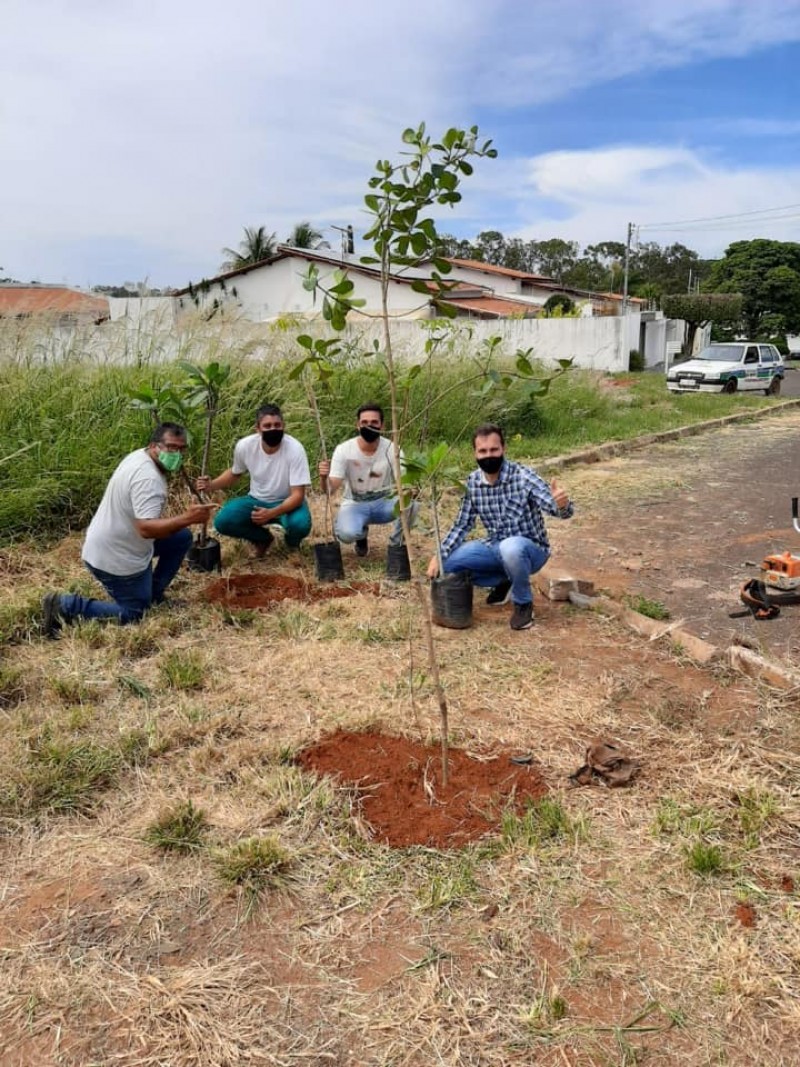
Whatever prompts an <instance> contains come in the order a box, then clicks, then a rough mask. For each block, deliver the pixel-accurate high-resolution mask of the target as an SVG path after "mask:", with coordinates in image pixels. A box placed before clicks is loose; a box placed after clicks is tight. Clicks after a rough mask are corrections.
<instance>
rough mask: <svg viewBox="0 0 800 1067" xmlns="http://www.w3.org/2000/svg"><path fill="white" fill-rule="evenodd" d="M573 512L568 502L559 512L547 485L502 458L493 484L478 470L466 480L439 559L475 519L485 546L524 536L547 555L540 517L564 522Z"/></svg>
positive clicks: (459, 541)
mask: <svg viewBox="0 0 800 1067" xmlns="http://www.w3.org/2000/svg"><path fill="white" fill-rule="evenodd" d="M573 510H574V509H573V506H572V501H571V500H570V502H569V504H568V505H567V506H566V507H565V508H563V509H562V510H559V508H558V507H557V505H556V502H555V500H554V499H553V494H552V493H551V492H550V486H549V485H548V484H547V482H545V481H544V479H543V478H540V477H539V475H538V474H536V472H535V471H532V470H531V469H530V467H523V466H522V465H521V464H519V463H512V462H511V461H510V460H508V459H506V460H505V461H504V462H503V466H502V467H501V468H500V473H499V475H498V478H497V481H496V482H495V483H494V485H491V484H490V483H489V482H487V481H486V478H485V476H484V473H483V471H482V470H480V469H478V470H475V471H473V472H472V474H470V476H469V478H467V491H466V493H465V495H464V499H463V500H462V501H461V510H460V511H459V513H458V516H457V517H456V521H455V522H454V523H453V525H452V527H451V528H450V531H449V533H448V534H447V536H446V537H445V539H444V540H443V541H442V559H447V557H448V556H449V555H450V554H451V553H452V552H454V551H455V550H456V549H457V548H458V547H459V545H461V544H462V543H463V542H464V540H465V539H466V537H467V534H468V533H469V532H470V530H471V529H472V528H473V526H474V525H475V520H476V519H480V520H481V522H482V523H483V525H484V526H485V527H486V533H487V535H488V536H487V537H486V538H485V540H486V542H487V543H488V544H494V543H496V542H497V541H503V540H504V539H505V538H506V537H527V538H528V539H529V540H531V541H534V542H535V543H536V544H537V545H541V547H542V548H544V549H545V550H547V551H548V552H549V550H550V542H549V541H548V539H547V529H546V527H545V524H544V514H547V515H555V516H557V517H558V518H560V519H568V518H570V517H571V515H572V514H573Z"/></svg>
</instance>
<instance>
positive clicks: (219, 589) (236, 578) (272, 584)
mask: <svg viewBox="0 0 800 1067" xmlns="http://www.w3.org/2000/svg"><path fill="white" fill-rule="evenodd" d="M378 591H379V585H378V583H377V582H348V583H347V584H346V585H334V584H330V585H322V584H316V583H312V582H304V581H302V579H300V578H291V577H289V576H288V575H286V574H231V575H229V576H228V577H227V578H218V579H217V580H216V581H215V582H212V583H211V585H209V586H207V587H206V590H205V593H204V596H205V598H206V600H210V601H211V602H212V604H224V605H225V607H228V608H268V607H269V606H270V605H271V604H277V603H278V602H279V601H281V600H305V601H314V600H331V599H334V598H336V597H345V596H355V594H356V593H373V594H377V593H378Z"/></svg>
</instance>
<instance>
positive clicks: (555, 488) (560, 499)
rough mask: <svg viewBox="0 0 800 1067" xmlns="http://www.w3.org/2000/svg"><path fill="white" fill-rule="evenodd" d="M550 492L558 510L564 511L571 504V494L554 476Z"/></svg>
mask: <svg viewBox="0 0 800 1067" xmlns="http://www.w3.org/2000/svg"><path fill="white" fill-rule="evenodd" d="M550 492H551V493H552V494H553V500H554V501H555V502H556V507H557V508H558V510H559V511H563V510H564V508H565V507H567V506H568V504H569V494H568V493H567V491H566V489H564V488H562V486H560V485H559V484H558V482H557V481H556V480H555V478H554V479H553V480H552V482H551V483H550Z"/></svg>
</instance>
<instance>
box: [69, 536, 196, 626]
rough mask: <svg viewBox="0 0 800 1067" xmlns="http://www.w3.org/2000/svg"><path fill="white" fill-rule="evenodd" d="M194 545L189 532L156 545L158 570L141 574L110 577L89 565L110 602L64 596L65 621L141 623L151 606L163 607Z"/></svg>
mask: <svg viewBox="0 0 800 1067" xmlns="http://www.w3.org/2000/svg"><path fill="white" fill-rule="evenodd" d="M191 545H192V534H191V531H190V530H188V529H184V530H178V531H177V532H176V533H174V534H170V536H169V537H160V538H158V539H156V540H155V541H153V558H154V559H155V560H156V565H155V567H152V566H150V567H145V569H144V570H143V571H139V573H138V574H123V575H120V574H109V573H108V572H107V571H101V570H98V569H97V568H96V567H92V566H91V564H89V563H87V564H86V566H87V568H88V569H89V571H90V572H91V573H92V574H93V575H94V577H95V578H96V579H97V580H98V582H100V584H101V585H102V586H103V588H104V589H105V591H106V592H107V593H108V595H109V596H110V597H111V598H112V599H111V601H108V600H93V599H92V598H91V597H86V596H81V595H80V594H79V593H62V594H61V597H60V599H59V607H60V609H61V614H62V615H63V616H64V618H65V619H68V620H69V619H116V621H117V622H119V623H122V624H125V623H129V622H139V621H140V619H141V618H142V616H143V615H144V613H145V612H146V611H147V609H148V608H149V607H150V606H151V605H152V604H160V603H161V601H162V600H163V599H164V593H165V591H166V590H167V588H168V587H169V584H170V582H171V581H172V579H173V578H174V577H175V575H176V574H177V573H178V571H179V570H180V566H181V563H183V558H184V556H185V555H186V553H187V552H188V551H189V549H190V548H191Z"/></svg>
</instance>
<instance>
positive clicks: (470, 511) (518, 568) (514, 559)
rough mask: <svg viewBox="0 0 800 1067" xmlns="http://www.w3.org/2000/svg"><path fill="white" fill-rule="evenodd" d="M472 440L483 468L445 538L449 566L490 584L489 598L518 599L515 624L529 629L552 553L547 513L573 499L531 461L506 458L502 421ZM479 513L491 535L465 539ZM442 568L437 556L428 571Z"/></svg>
mask: <svg viewBox="0 0 800 1067" xmlns="http://www.w3.org/2000/svg"><path fill="white" fill-rule="evenodd" d="M472 444H473V448H474V449H475V460H476V462H477V464H478V470H476V471H473V472H472V474H470V476H469V478H468V479H467V486H466V493H465V495H464V499H463V500H462V502H461V510H460V511H459V513H458V516H457V517H456V521H455V522H454V523H453V526H452V527H451V529H450V531H449V533H448V534H447V535H446V537H445V538H444V540H443V541H442V546H441V549H442V558H443V561H444V572H445V574H457V573H458V572H459V571H469V573H470V574H471V576H472V581H473V583H474V584H475V585H481V586H488V587H490V588H491V592H490V593H489V596H488V597H487V600H486V603H487V604H491V605H500V604H505V603H507V602H508V600H509V598H510V599H511V600H512V601H513V604H514V609H513V612H512V614H511V629H512V630H527V629H528V628H529V627H530V626H531V625H532V624H533V594H532V592H531V575H532V574H536V573H537V571H540V570H541V569H542V567H543V566H544V565H545V563H546V562H547V560H548V558H549V556H550V542H549V541H548V538H547V530H546V528H545V522H544V515H554V516H556V517H558V518H560V519H568V518H571V516H572V514H573V506H572V502H571V501H570V499H569V497H568V495H567V493H566V492H565V491H564V490H563V489H562V488H560V486H559V485H558V484H557V483H556V482H555V481H553V482H552V483H551V484H550V486H548V485H547V482H545V481H544V480H543V479H542V478H540V477H539V475H538V474H537V473H536V472H535V471H533V470H531V468H530V467H523V466H522V465H521V464H519V463H513V462H512V461H511V460H508V459H506V456H505V438H504V436H503V431H502V430H501V429H500V427H499V426H495V425H494V424H493V423H484V424H483V425H482V426H479V427H478V428H477V430H476V431H475V433H474V434H473V435H472ZM476 519H480V520H481V522H482V523H483V525H484V527H485V529H486V533H487V537H486V538H485V539H484V540H482V541H469V542H467V543H466V544H464V541H465V539H466V537H467V534H468V533H469V532H470V530H472V528H473V526H474V525H475V520H476ZM438 573H439V564H438V561H437V558H436V556H434V557H433V558H432V559H431V561H430V563H429V564H428V577H429V578H436V577H437V576H438Z"/></svg>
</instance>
